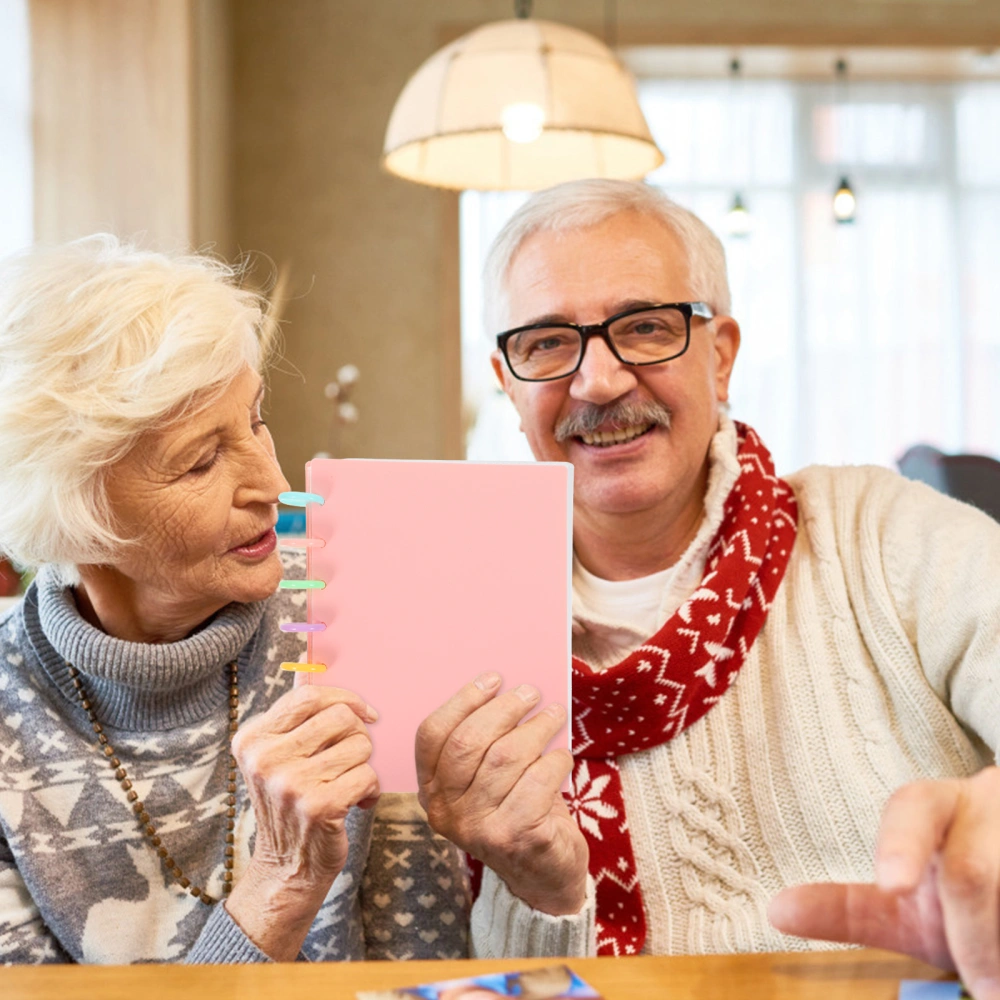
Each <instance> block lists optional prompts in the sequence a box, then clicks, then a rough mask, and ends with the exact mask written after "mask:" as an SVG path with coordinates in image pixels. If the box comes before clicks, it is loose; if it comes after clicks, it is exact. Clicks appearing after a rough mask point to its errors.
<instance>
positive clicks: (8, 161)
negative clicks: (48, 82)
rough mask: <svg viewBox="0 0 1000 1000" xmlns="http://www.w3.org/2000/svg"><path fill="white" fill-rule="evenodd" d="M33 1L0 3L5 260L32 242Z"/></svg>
mask: <svg viewBox="0 0 1000 1000" xmlns="http://www.w3.org/2000/svg"><path fill="white" fill-rule="evenodd" d="M28 54H29V36H28V3H27V0H3V2H2V3H0V257H3V256H6V255H7V254H8V253H10V252H11V251H13V250H17V249H18V248H19V247H23V246H26V245H27V244H29V243H30V242H31V235H32V197H31V192H32V182H31V97H30V76H29V68H28V64H29V58H28Z"/></svg>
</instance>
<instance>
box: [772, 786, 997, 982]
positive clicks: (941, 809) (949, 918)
mask: <svg viewBox="0 0 1000 1000" xmlns="http://www.w3.org/2000/svg"><path fill="white" fill-rule="evenodd" d="M875 879H876V884H875V885H842V884H836V883H823V884H813V885H800V886H794V887H793V888H791V889H785V890H784V891H783V892H780V893H779V894H778V895H777V896H775V897H774V899H773V900H772V901H771V905H770V908H769V910H768V915H769V917H770V919H771V922H772V923H773V924H774V926H775V927H777V928H778V930H780V931H784V932H785V933H787V934H797V935H799V936H801V937H814V938H823V939H825V940H828V941H849V942H852V943H854V944H861V945H867V946H870V947H874V948H889V949H891V950H892V951H900V952H904V953H906V954H908V955H912V956H913V957H914V958H919V959H921V960H923V961H925V962H930V963H931V964H932V965H937V966H940V967H941V968H943V969H948V970H951V971H957V972H958V974H959V975H960V976H961V978H962V981H963V982H964V983H965V985H966V986H967V987H968V989H969V990H970V992H971V993H972V995H973V996H974V997H975V998H976V1000H1000V768H996V767H988V768H986V769H984V770H983V771H980V772H979V774H977V775H975V776H974V777H972V778H962V779H952V780H946V781H919V782H915V783H914V784H911V785H906V786H904V787H903V788H901V789H900V790H899V791H898V792H896V794H895V795H893V797H892V798H891V799H890V800H889V803H888V805H887V806H886V808H885V812H884V813H883V815H882V826H881V829H880V831H879V839H878V849H877V851H876V855H875Z"/></svg>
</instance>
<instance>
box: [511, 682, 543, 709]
mask: <svg viewBox="0 0 1000 1000" xmlns="http://www.w3.org/2000/svg"><path fill="white" fill-rule="evenodd" d="M514 693H515V694H516V695H517V696H518V698H520V699H521V701H526V702H527V703H528V704H529V705H530V704H531V703H532V702H533V701H538V691H537V690H536V689H535V688H533V687H532V686H531V685H530V684H521V685H520V686H519V687H516V688H514Z"/></svg>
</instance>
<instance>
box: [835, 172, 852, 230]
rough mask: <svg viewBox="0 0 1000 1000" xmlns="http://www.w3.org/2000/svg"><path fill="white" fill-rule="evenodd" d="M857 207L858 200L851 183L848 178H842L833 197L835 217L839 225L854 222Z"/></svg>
mask: <svg viewBox="0 0 1000 1000" xmlns="http://www.w3.org/2000/svg"><path fill="white" fill-rule="evenodd" d="M857 207H858V200H857V198H856V197H855V196H854V189H853V188H852V187H851V182H850V181H849V180H848V179H847V178H846V177H841V178H840V185H839V187H838V188H837V190H836V192H835V193H834V195H833V217H834V218H835V219H836V220H837V222H838V223H841V222H853V221H854V212H855V209H856V208H857Z"/></svg>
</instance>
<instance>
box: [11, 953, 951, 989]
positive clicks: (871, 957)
mask: <svg viewBox="0 0 1000 1000" xmlns="http://www.w3.org/2000/svg"><path fill="white" fill-rule="evenodd" d="M557 962H558V960H556V962H554V961H553V960H552V959H505V960H497V961H479V962H357V963H328V964H320V965H306V964H290V965H239V966H218V965H217V966H183V965H165V966H157V965H139V966H56V965H50V966H39V967H27V966H18V967H14V968H9V969H3V968H0V997H2V998H3V1000H74V998H77V997H80V998H83V997H86V998H87V1000H145V998H150V1000H160V998H163V1000H175V998H178V1000H179V998H181V997H183V998H184V1000H201V998H202V997H207V998H209V1000H237V998H238V1000H272V998H274V1000H278V998H280V1000H341V998H343V1000H353V997H354V993H355V991H356V990H359V989H380V988H381V989H387V988H391V987H394V986H412V985H414V984H416V983H425V982H433V981H434V980H440V979H454V978H458V977H460V976H469V975H475V974H477V973H485V972H497V971H514V970H517V969H526V968H530V967H532V966H538V965H552V964H556V963H557ZM566 964H567V965H569V966H570V968H572V969H573V970H574V971H575V972H576V973H577V974H578V975H580V976H581V977H582V978H583V979H585V980H586V981H587V982H588V983H590V984H591V985H592V986H593V987H595V988H596V989H598V990H600V991H601V992H602V993H603V994H604V996H605V997H607V998H608V1000H652V998H657V997H664V998H666V1000H758V998H759V1000H793V998H794V1000H896V996H897V992H898V989H899V985H898V984H899V980H900V979H947V978H950V977H948V976H946V975H945V974H944V973H941V972H940V971H938V970H937V969H932V968H930V967H929V966H926V965H922V964H920V963H919V962H914V961H910V960H909V959H905V958H901V957H900V956H898V955H893V954H890V953H889V952H881V951H868V950H852V951H837V952H818V953H817V952H807V953H794V954H773V955H712V956H706V957H679V958H653V957H646V956H641V957H638V958H617V959H616V958H583V959H569V960H567V962H566Z"/></svg>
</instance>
